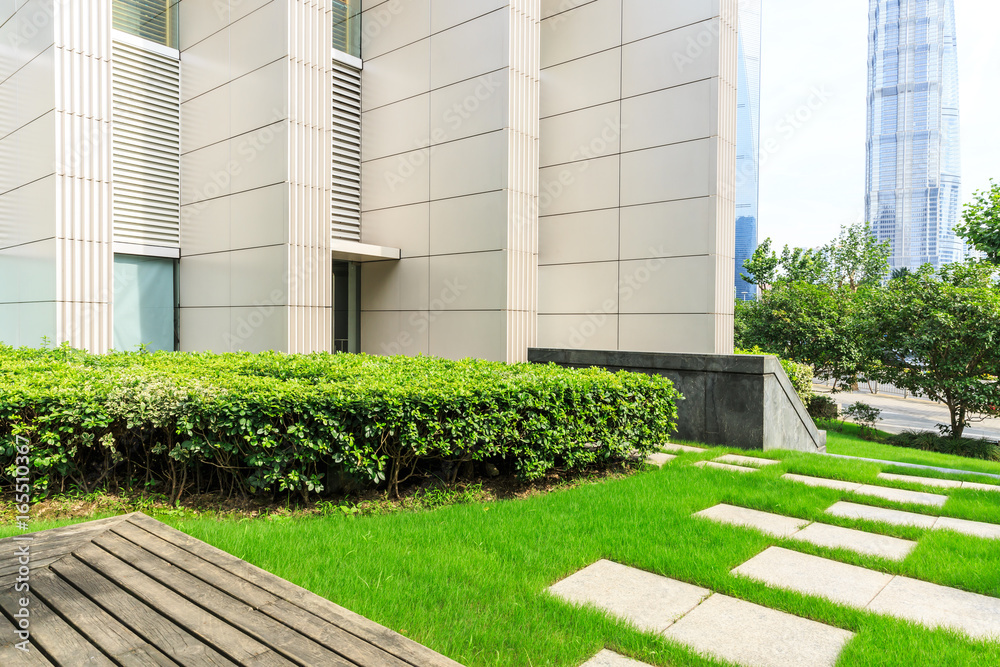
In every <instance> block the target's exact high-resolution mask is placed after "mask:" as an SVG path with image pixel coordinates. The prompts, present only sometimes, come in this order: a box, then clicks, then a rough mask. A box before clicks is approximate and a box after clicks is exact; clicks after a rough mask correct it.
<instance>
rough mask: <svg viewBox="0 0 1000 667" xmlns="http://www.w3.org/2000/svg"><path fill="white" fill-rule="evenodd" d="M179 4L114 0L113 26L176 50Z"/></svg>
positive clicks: (174, 0) (173, 1)
mask: <svg viewBox="0 0 1000 667" xmlns="http://www.w3.org/2000/svg"><path fill="white" fill-rule="evenodd" d="M178 4H179V0H114V1H113V2H112V5H111V12H112V18H111V27H112V28H114V29H115V30H121V31H122V32H127V33H128V34H130V35H135V36H136V37H141V38H143V39H147V40H149V41H151V42H156V43H157V44H162V45H163V46H169V47H170V48H173V49H176V48H177V20H178ZM334 4H336V3H334Z"/></svg>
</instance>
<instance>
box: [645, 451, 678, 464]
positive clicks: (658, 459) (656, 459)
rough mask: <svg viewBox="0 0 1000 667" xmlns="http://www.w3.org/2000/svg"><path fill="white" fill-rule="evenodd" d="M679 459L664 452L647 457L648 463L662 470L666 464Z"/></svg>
mask: <svg viewBox="0 0 1000 667" xmlns="http://www.w3.org/2000/svg"><path fill="white" fill-rule="evenodd" d="M676 458H677V457H676V456H674V455H673V454H664V453H662V452H654V453H653V454H650V455H649V456H647V457H646V463H648V464H650V465H654V466H656V467H658V468H662V467H663V466H664V465H665V464H667V463H669V462H670V461H673V460H674V459H676Z"/></svg>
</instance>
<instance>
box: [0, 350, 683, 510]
mask: <svg viewBox="0 0 1000 667" xmlns="http://www.w3.org/2000/svg"><path fill="white" fill-rule="evenodd" d="M677 398H678V395H677V393H676V391H675V390H674V387H673V385H672V384H671V383H670V382H669V380H666V379H664V378H662V377H656V376H646V375H638V374H633V373H624V372H622V373H609V372H607V371H604V370H599V369H563V368H558V367H556V366H553V365H548V366H542V365H534V364H512V365H508V364H501V363H492V362H485V361H475V360H466V361H446V360H443V359H436V358H430V357H417V358H402V357H372V356H366V355H331V354H311V355H284V354H278V353H263V354H246V353H242V354H223V355H215V354H185V353H156V354H143V353H129V354H119V353H115V354H111V355H106V356H97V355H90V354H87V353H85V352H80V351H77V350H72V349H69V348H65V347H64V348H59V349H56V350H29V349H16V350H15V349H13V348H10V347H5V346H0V463H2V464H3V465H2V469H3V470H4V471H5V472H6V474H7V476H8V477H7V478H6V479H5V480H4V483H5V484H7V485H8V487H9V485H10V483H11V482H12V479H11V478H10V474H11V472H12V468H11V463H12V462H13V459H14V444H15V438H16V436H24V437H27V438H28V439H29V440H30V442H31V466H32V476H33V483H34V489H35V492H36V495H44V494H45V492H46V491H47V490H48V491H51V490H62V489H64V488H66V486H67V485H72V486H75V487H77V488H78V489H81V490H83V491H89V490H92V489H94V488H96V487H97V486H99V485H100V484H102V483H107V482H108V481H109V480H115V481H116V483H118V484H120V485H124V486H126V487H130V488H136V487H145V488H148V487H151V486H159V484H161V483H162V484H164V485H165V488H166V489H168V490H169V492H170V494H171V499H172V500H176V499H177V498H179V497H180V495H181V493H184V492H185V489H188V488H189V487H190V488H193V489H195V490H198V491H202V490H208V489H212V490H221V491H224V492H227V493H237V494H248V493H260V492H271V493H276V492H287V493H299V494H301V495H302V496H303V497H304V498H307V497H308V495H309V493H310V492H315V493H322V492H323V491H324V490H326V489H329V486H330V484H331V481H332V480H342V479H352V480H356V481H357V482H359V483H362V484H369V485H370V484H387V485H388V486H389V487H390V488H391V489H392V490H393V491H396V490H398V484H399V483H401V482H402V481H404V480H405V479H406V478H407V477H408V476H409V475H410V474H412V473H414V472H418V471H424V472H427V471H432V470H437V471H439V472H440V471H441V470H442V469H444V468H447V467H448V466H449V465H450V466H451V467H452V468H453V467H454V464H456V463H461V462H467V461H489V462H490V463H491V464H493V465H496V466H497V467H499V468H501V469H502V470H505V471H507V472H513V473H516V474H518V475H519V476H522V477H524V478H526V479H536V478H539V477H542V476H544V475H545V474H546V473H547V472H548V471H550V470H552V469H555V468H557V467H558V468H566V469H573V468H580V467H585V466H588V465H591V464H594V463H599V462H606V461H611V460H615V459H621V458H624V457H626V456H628V455H629V454H631V453H633V451H634V450H638V452H639V453H640V454H641V453H645V452H647V451H649V450H650V449H651V448H653V447H655V446H656V445H658V444H659V443H661V442H663V441H664V440H665V439H666V438H667V437H668V435H669V434H670V433H671V432H672V430H673V429H674V427H675V424H676V416H677V411H676V400H677ZM435 465H436V466H437V468H436V469H434V468H433V466H435Z"/></svg>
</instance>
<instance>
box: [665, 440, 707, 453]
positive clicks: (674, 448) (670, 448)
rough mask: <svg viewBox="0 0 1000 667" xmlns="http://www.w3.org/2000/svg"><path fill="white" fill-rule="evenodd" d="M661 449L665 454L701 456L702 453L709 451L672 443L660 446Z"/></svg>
mask: <svg viewBox="0 0 1000 667" xmlns="http://www.w3.org/2000/svg"><path fill="white" fill-rule="evenodd" d="M660 449H662V450H663V451H665V452H673V453H674V454H700V453H702V452H704V451H708V450H706V449H702V448H701V447H689V446H687V445H675V444H673V443H672V442H668V443H667V444H665V445H660Z"/></svg>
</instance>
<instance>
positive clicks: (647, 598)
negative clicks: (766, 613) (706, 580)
mask: <svg viewBox="0 0 1000 667" xmlns="http://www.w3.org/2000/svg"><path fill="white" fill-rule="evenodd" d="M549 592H551V593H552V594H553V595H556V596H558V597H560V598H562V599H564V600H567V601H569V602H575V603H577V604H581V605H582V604H592V605H594V606H595V607H598V608H600V609H603V610H605V611H608V612H610V613H611V614H613V615H615V616H618V617H619V618H623V619H625V620H627V621H629V622H631V623H632V624H634V625H635V626H636V627H637V628H639V629H640V630H643V631H647V632H663V631H664V630H666V629H667V628H668V627H670V626H671V625H672V624H673V623H674V621H676V620H677V619H679V618H680V617H681V616H683V615H684V614H686V613H688V612H689V611H691V610H692V609H694V608H695V607H696V606H698V604H699V603H700V602H701V601H702V600H704V599H705V598H706V597H708V596H709V595H711V594H712V591H710V590H708V589H706V588H699V587H698V586H692V585H691V584H686V583H684V582H682V581H675V580H673V579H668V578H666V577H661V576H660V575H658V574H653V573H652V572H645V571H643V570H638V569H636V568H634V567H628V566H627V565H621V564H620V563H615V562H612V561H609V560H599V561H597V562H596V563H594V564H593V565H590V566H588V567H585V568H584V569H582V570H580V571H579V572H577V573H576V574H573V575H571V576H569V577H566V578H565V579H563V580H562V581H560V582H558V583H556V584H555V585H553V586H551V587H549Z"/></svg>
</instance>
